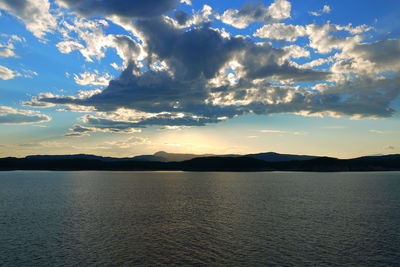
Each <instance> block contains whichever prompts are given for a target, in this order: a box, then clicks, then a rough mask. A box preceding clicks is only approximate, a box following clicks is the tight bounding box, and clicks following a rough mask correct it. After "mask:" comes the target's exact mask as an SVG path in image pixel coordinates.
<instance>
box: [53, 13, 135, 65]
mask: <svg viewBox="0 0 400 267" xmlns="http://www.w3.org/2000/svg"><path fill="white" fill-rule="evenodd" d="M107 27H108V23H107V22H106V21H105V20H102V19H96V20H88V19H85V18H80V17H74V18H73V19H72V20H71V21H70V22H69V21H64V22H63V23H62V24H61V25H60V27H59V29H58V30H59V31H60V33H61V34H62V38H63V41H61V42H59V43H57V45H56V46H57V48H58V50H59V51H60V52H61V53H64V54H69V53H71V52H73V51H75V50H77V51H79V52H80V54H81V55H82V56H83V57H84V58H85V60H86V61H88V62H93V60H94V59H96V60H100V59H102V58H104V57H105V56H106V51H107V50H108V49H110V48H111V49H115V51H116V53H117V55H118V56H119V57H120V58H121V59H122V60H123V67H124V68H126V66H127V64H128V63H129V62H134V61H136V60H141V59H143V51H142V48H141V46H140V44H138V43H137V42H136V41H135V40H134V39H132V38H131V37H130V36H127V35H122V34H105V33H104V28H107Z"/></svg>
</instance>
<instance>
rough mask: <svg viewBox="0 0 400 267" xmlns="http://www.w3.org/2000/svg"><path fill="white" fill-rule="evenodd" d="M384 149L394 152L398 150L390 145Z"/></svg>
mask: <svg viewBox="0 0 400 267" xmlns="http://www.w3.org/2000/svg"><path fill="white" fill-rule="evenodd" d="M384 149H385V150H394V149H396V148H395V147H394V146H389V145H388V146H385V147H384Z"/></svg>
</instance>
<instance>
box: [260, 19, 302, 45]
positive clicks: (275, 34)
mask: <svg viewBox="0 0 400 267" xmlns="http://www.w3.org/2000/svg"><path fill="white" fill-rule="evenodd" d="M305 35H306V29H305V27H304V26H300V25H285V24H284V23H273V24H266V25H264V26H263V27H261V28H260V29H258V30H257V31H256V33H254V36H255V37H260V38H265V39H272V40H284V41H288V42H294V41H296V40H297V38H298V37H301V36H305Z"/></svg>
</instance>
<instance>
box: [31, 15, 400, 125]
mask: <svg viewBox="0 0 400 267" xmlns="http://www.w3.org/2000/svg"><path fill="white" fill-rule="evenodd" d="M134 26H135V30H137V31H138V32H139V33H140V34H141V39H142V41H143V47H144V49H145V51H146V52H147V54H148V58H147V59H146V62H147V64H148V65H147V68H145V69H138V67H137V65H136V64H134V63H131V64H129V65H128V67H127V68H126V69H125V70H124V71H123V72H122V74H121V75H120V77H119V78H118V79H115V80H113V81H111V82H110V84H109V86H108V87H107V88H106V89H104V90H103V91H102V92H100V93H98V94H94V95H91V96H89V97H87V98H76V97H68V96H67V97H58V96H56V97H53V96H50V97H39V98H38V100H39V101H40V102H46V103H52V104H57V105H66V104H75V105H82V106H91V107H95V108H96V110H97V111H107V112H112V111H114V110H117V109H119V108H128V109H132V110H136V111H143V112H148V113H162V112H169V113H171V114H173V113H175V114H176V113H184V114H185V117H184V118H166V117H164V118H160V117H158V118H147V119H142V120H141V121H140V122H129V121H128V122H126V123H127V125H120V126H121V127H128V128H129V127H139V126H146V125H205V124H207V123H213V122H218V121H220V120H219V119H218V118H219V117H227V118H232V117H234V116H237V115H242V114H246V113H256V114H272V113H304V114H320V113H326V112H331V113H335V114H339V115H349V116H361V117H362V116H365V117H366V116H375V117H388V116H391V115H392V114H393V113H394V110H393V109H392V108H391V107H390V103H391V102H392V101H393V100H394V99H395V98H396V97H398V95H399V90H398V84H399V79H398V78H393V77H392V78H384V79H383V78H379V79H378V78H365V77H361V78H355V79H352V80H348V81H344V82H343V81H340V82H337V83H336V84H334V83H333V85H332V84H326V86H325V87H326V88H325V89H324V90H321V91H316V90H310V89H301V87H299V86H283V85H280V86H273V85H271V81H270V79H273V80H275V81H276V80H277V81H282V80H289V81H291V82H316V81H324V80H326V79H327V78H329V77H330V75H331V73H330V72H326V71H320V70H313V69H306V68H301V67H299V66H298V65H296V64H293V62H291V61H290V59H289V57H288V51H287V50H285V49H282V48H275V47H273V46H272V45H271V44H269V43H255V42H254V41H252V40H250V39H248V38H244V37H229V36H227V35H226V34H224V33H223V32H222V31H219V30H216V29H212V28H210V27H208V26H207V25H205V26H202V27H195V28H191V29H187V30H185V29H178V28H176V27H174V26H173V24H172V23H169V22H168V20H167V19H165V18H155V19H148V20H138V21H136V22H135V23H134ZM380 45H382V46H383V47H384V48H385V47H386V48H390V49H391V51H396V44H392V43H389V44H387V43H386V42H385V43H382V44H381V43H377V44H376V45H373V46H367V45H365V46H364V45H360V46H358V47H357V46H356V48H355V49H354V51H353V50H351V52H352V53H354V54H357V53H358V54H363V53H364V54H366V55H365V56H364V57H370V58H373V59H376V60H375V61H378V59H377V57H375V56H372V55H371V53H375V52H374V51H378V50H379V49H378V47H379V46H380ZM375 46H377V47H375ZM356 49H358V50H356ZM158 61H161V62H164V63H166V66H167V68H166V69H163V70H152V68H151V64H153V63H155V62H158ZM232 61H235V62H236V63H237V64H239V65H240V68H239V70H237V71H238V72H239V76H240V77H239V78H238V81H237V82H236V84H230V83H228V84H226V83H225V84H220V85H216V86H213V85H211V84H210V80H212V79H214V78H218V76H219V75H221V72H223V71H224V69H225V68H227V64H228V63H229V62H232ZM393 62H395V61H393ZM393 64H395V63H393ZM257 79H258V80H260V79H261V80H265V81H264V82H259V81H257ZM266 81H268V82H266ZM196 117H197V118H196ZM198 118H202V119H198ZM103 119H104V120H100V118H97V119H96V120H95V119H94V117H92V118H90V119H89V118H88V120H87V123H88V124H92V125H96V124H98V125H100V124H101V125H103V126H104V127H113V126H112V125H108V124H109V123H121V122H115V121H111V122H109V121H106V120H107V118H103Z"/></svg>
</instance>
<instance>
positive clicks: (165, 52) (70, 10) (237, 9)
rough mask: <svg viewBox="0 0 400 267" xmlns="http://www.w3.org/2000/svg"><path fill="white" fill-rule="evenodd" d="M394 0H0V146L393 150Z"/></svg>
mask: <svg viewBox="0 0 400 267" xmlns="http://www.w3.org/2000/svg"><path fill="white" fill-rule="evenodd" d="M398 14H400V1H397V0H381V1H375V0H367V1H365V0H352V1H334V0H301V1H300V0H267V1H244V0H230V1H212V0H181V1H178V0H136V1H126V0H80V1H76V0H20V1H15V0H0V157H4V156H24V155H29V154H75V153H88V154H97V155H107V156H121V157H122V156H131V155H138V154H152V153H154V152H156V151H159V150H164V151H168V152H180V153H218V154H224V153H227V154H228V153H242V154H244V153H252V152H267V151H275V152H280V153H296V154H314V155H327V156H336V157H343V158H346V157H355V156H359V155H370V154H392V153H400V123H399V122H400V116H399V111H400V97H399V95H400V21H399V19H398Z"/></svg>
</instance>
